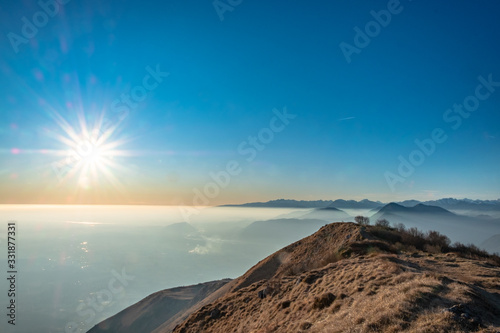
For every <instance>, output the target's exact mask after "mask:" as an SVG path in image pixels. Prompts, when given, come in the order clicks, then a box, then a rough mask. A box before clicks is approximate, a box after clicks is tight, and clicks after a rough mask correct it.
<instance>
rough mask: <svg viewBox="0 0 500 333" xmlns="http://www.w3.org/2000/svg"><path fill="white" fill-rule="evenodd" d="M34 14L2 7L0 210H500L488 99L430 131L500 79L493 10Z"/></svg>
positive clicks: (408, 6) (381, 5) (389, 4)
mask: <svg viewBox="0 0 500 333" xmlns="http://www.w3.org/2000/svg"><path fill="white" fill-rule="evenodd" d="M42 3H47V4H48V5H47V6H48V7H46V8H49V9H48V11H51V10H52V11H53V13H52V14H53V16H50V15H49V14H44V12H43V9H42V7H41V6H40V5H39V4H38V3H37V2H36V1H20V2H17V3H9V4H2V5H1V6H0V22H1V23H0V29H1V32H2V33H1V39H0V49H1V55H0V72H1V76H0V89H1V91H2V94H1V95H0V98H1V103H0V161H1V168H0V183H1V184H2V185H1V189H0V202H2V203H123V204H128V203H154V204H175V203H184V204H193V203H194V204H196V203H204V204H209V205H212V204H222V203H239V202H246V201H264V200H270V199H276V198H295V199H335V198H345V199H351V198H352V199H362V198H370V199H375V200H382V201H396V200H403V199H408V198H416V199H427V198H440V197H448V196H454V197H471V198H483V199H497V198H499V197H500V171H499V168H498V165H499V164H500V143H499V140H500V129H499V124H500V112H499V111H500V108H499V107H500V87H498V88H495V86H494V85H495V84H494V83H493V85H492V86H491V85H490V89H491V90H492V91H488V88H487V87H482V88H480V92H481V93H482V96H485V95H488V96H487V97H485V98H484V99H482V100H478V99H477V98H476V100H478V101H479V104H478V105H477V110H475V111H474V112H470V115H469V116H468V118H464V117H462V116H460V118H461V123H460V125H459V126H456V127H458V128H456V129H454V128H453V127H452V125H457V123H456V121H457V120H454V121H451V120H450V119H449V118H448V119H449V120H448V121H446V120H445V119H444V118H443V116H444V115H445V114H446V112H447V110H448V109H450V108H452V109H453V105H454V104H462V103H463V102H464V99H466V98H468V97H469V96H473V97H474V96H475V92H476V88H477V87H478V85H480V84H481V82H482V81H480V80H479V79H478V78H479V77H480V76H481V77H482V78H483V79H485V80H488V77H489V76H490V81H493V82H500V63H499V62H498V59H499V56H500V50H499V46H498V40H500V22H499V21H498V19H497V18H498V15H497V14H498V12H499V9H500V4H498V3H497V2H495V1H482V2H480V3H477V2H472V1H460V2H458V3H457V2H454V3H453V4H452V3H441V2H440V3H435V2H432V1H425V0H419V1H408V0H406V1H403V0H402V1H400V2H396V1H375V2H373V1H360V2H357V3H356V4H355V5H353V4H352V2H351V1H335V2H326V1H323V2H316V3H314V2H313V3H311V2H306V1H293V2H287V3H284V2H270V1H260V0H256V1H246V0H243V1H236V0H233V1H223V0H221V1H220V2H218V6H219V8H223V7H224V6H228V7H225V8H231V10H227V11H225V12H224V13H222V14H221V15H222V17H223V20H221V16H220V15H219V14H220V13H218V12H217V9H216V8H215V7H214V4H213V2H212V1H186V0H183V1H171V0H167V1H149V2H139V1H106V2H102V1H85V2H83V1H78V0H71V1H69V2H67V3H65V4H59V3H56V2H51V1H46V2H43V1H42ZM231 3H232V4H233V5H230V4H231ZM221 4H222V5H221ZM220 6H222V7H220ZM388 8H389V9H388ZM219 10H220V9H219ZM41 11H42V14H37V13H39V12H41ZM371 11H375V12H376V13H379V14H380V15H382V17H383V13H389V14H390V22H388V24H385V26H381V25H380V24H379V23H376V24H374V23H373V22H372V21H374V22H375V18H374V16H373V15H372V14H371ZM381 11H384V12H382V13H381ZM391 11H392V13H391ZM44 15H45V16H44ZM34 16H35V17H34ZM23 17H25V18H26V20H27V21H28V22H30V24H33V19H34V18H35V21H36V20H38V21H37V22H38V25H39V27H37V26H34V27H35V28H36V29H37V31H36V33H33V31H29V28H26V27H25V29H24V32H25V33H26V32H31V33H32V35H33V36H31V35H30V36H28V37H29V38H26V37H27V36H24V35H23V25H24V24H26V23H25V22H26V20H24V21H23ZM45 18H46V20H44V19H45ZM386 19H387V17H386ZM370 22H372V23H370ZM35 23H36V22H35ZM367 24H368V27H370V26H371V27H375V28H377V26H378V30H376V31H375V30H373V31H371V32H370V31H369V34H371V35H372V36H371V37H370V36H368V38H369V39H370V41H369V43H367V44H368V45H363V47H358V53H353V54H351V55H350V62H348V61H347V58H346V57H345V55H344V53H343V51H342V49H341V47H340V45H341V43H347V44H350V45H352V46H353V47H355V46H356V43H355V40H354V39H355V37H356V34H357V33H356V32H355V30H354V28H355V27H359V29H360V30H361V31H364V32H365V33H366V30H365V28H366V27H367ZM370 24H371V25H370ZM20 41H22V42H20ZM358 46H359V45H358ZM16 51H17V52H16ZM155 71H156V72H160V74H156V77H157V79H158V80H155V78H154V77H153V76H154V75H153V76H152V75H151V72H155ZM166 73H168V76H167V74H166ZM148 75H149V77H147V76H148ZM158 75H159V76H158ZM144 80H146V81H144ZM144 82H146V85H147V86H148V87H149V88H151V89H149V88H148V89H146V88H145V85H144ZM153 86H154V87H153ZM496 89H498V90H496ZM132 92H135V95H134V96H135V97H136V100H134V98H132V100H130V101H129V104H127V102H126V101H125V100H123V99H122V96H123V95H127V94H129V95H130V94H132ZM468 101H474V98H472V99H471V98H469V99H468ZM285 108H286V112H287V113H288V114H290V115H293V116H294V117H293V119H292V116H290V119H288V120H289V121H287V122H288V123H287V124H285V123H283V122H280V121H279V119H278V120H273V118H275V117H277V116H276V112H278V113H280V114H282V113H283V112H284V111H283V110H284V109H285ZM124 110H126V112H125V111H124ZM273 110H274V111H273ZM116 111H118V112H116ZM457 115H458V114H457V113H450V114H448V116H449V117H451V116H454V117H457ZM455 119H456V118H455ZM273 121H274V124H278V125H279V126H278V125H277V126H278V127H279V128H280V129H282V130H280V131H271V134H272V138H270V137H269V133H270V132H269V128H270V123H271V122H273ZM83 124H86V127H87V130H85V129H83V128H82V125H83ZM281 125H283V126H281ZM276 128H277V127H276ZM436 128H441V129H442V131H443V133H444V134H443V135H445V136H446V140H445V141H444V142H442V143H435V149H434V151H433V152H432V153H430V154H428V155H419V156H420V157H422V156H423V157H424V159H423V162H422V161H420V162H422V163H417V164H419V165H414V166H413V171H412V172H411V173H410V174H409V175H407V174H401V173H399V171H398V167H399V166H400V163H401V162H400V159H399V156H402V158H404V159H406V160H409V157H410V155H411V154H412V152H414V151H415V150H418V147H417V146H416V144H415V140H421V141H422V140H426V139H429V138H431V133H432V132H433V130H434V129H436ZM92 130H95V133H96V134H95V135H94V136H92V135H90V134H89V132H91V131H92ZM71 133H73V134H74V135H71ZM259 133H260V134H261V137H262V138H265V141H266V143H265V144H264V143H263V142H258V143H257V145H258V146H255V147H254V148H251V143H250V140H251V139H249V136H250V137H256V138H257V139H256V140H260V139H259ZM266 135H267V136H266ZM245 142H246V143H245ZM82 145H84V146H86V145H88V146H91V148H89V150H86V152H87V151H90V150H92V152H93V153H92V157H89V156H87V155H86V153H85V154H82V153H81V152H80V151H79V150H78V147H81V146H82ZM240 145H243V146H242V147H241V149H238V147H240ZM86 147H87V146H86ZM257 147H258V148H257ZM244 149H247V150H246V151H247V153H246V154H245V153H242V150H243V151H244ZM248 149H254V150H255V151H254V153H255V154H253V153H252V154H251V153H250V152H249V150H248ZM260 149H262V150H260ZM75 151H78V152H77V154H74V152H75ZM72 152H73V155H71V154H72ZM68 154H69V155H70V156H73V157H70V158H68ZM415 154H416V155H415ZM415 154H414V157H415V156H416V157H417V158H418V157H419V156H417V155H418V154H420V153H418V152H417V153H415ZM83 155H85V156H83ZM254 155H255V156H254ZM250 157H254V158H252V159H251V160H249V158H250ZM231 161H234V163H237V164H235V165H236V166H237V167H236V168H235V170H236V169H237V171H238V172H236V171H235V172H233V174H229V173H228V175H229V176H228V179H229V183H228V184H227V182H226V178H225V177H224V176H221V177H223V180H220V182H219V183H217V182H215V181H214V180H213V177H211V176H210V174H211V173H215V174H219V173H220V172H222V171H223V170H226V168H227V164H228V163H229V162H231ZM414 161H416V160H415V159H414ZM409 163H410V162H409ZM233 166H234V165H233ZM61 169H63V171H61ZM224 172H227V171H224ZM388 175H389V176H388ZM388 177H389V178H388ZM391 177H392V178H391ZM394 177H396V178H394ZM398 177H399V178H398ZM387 179H392V184H391V181H388V180H387ZM394 179H397V180H396V181H395V180H394ZM197 193H198V194H197Z"/></svg>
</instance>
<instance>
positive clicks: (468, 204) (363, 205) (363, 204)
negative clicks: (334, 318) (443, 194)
mask: <svg viewBox="0 0 500 333" xmlns="http://www.w3.org/2000/svg"><path fill="white" fill-rule="evenodd" d="M396 203H397V204H399V205H401V206H404V207H414V206H415V205H418V204H424V205H427V206H437V207H441V208H444V209H448V210H472V211H500V199H497V200H472V199H454V198H443V199H439V200H429V201H418V200H405V201H401V202H396ZM386 204H387V203H383V202H380V201H371V200H368V199H364V200H360V201H355V200H343V199H337V200H312V201H306V200H292V199H278V200H271V201H267V202H251V203H245V204H241V205H223V207H269V208H326V207H334V208H338V209H376V208H381V207H383V206H385V205H386Z"/></svg>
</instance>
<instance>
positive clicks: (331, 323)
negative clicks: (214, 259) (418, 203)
mask: <svg viewBox="0 0 500 333" xmlns="http://www.w3.org/2000/svg"><path fill="white" fill-rule="evenodd" d="M405 235H406V234H399V233H398V232H396V231H393V230H392V231H391V230H389V229H387V230H384V229H380V228H376V227H371V226H368V227H366V228H364V227H360V226H358V225H356V224H353V223H334V224H330V225H327V226H324V227H322V228H321V229H320V230H319V231H318V232H317V233H315V234H313V235H311V236H309V237H307V238H304V239H302V240H300V241H298V242H296V243H294V244H292V245H290V246H287V247H285V248H284V249H282V250H280V251H278V252H276V253H274V254H273V255H271V256H269V257H267V258H266V259H264V260H262V261H261V262H260V263H258V264H257V265H255V266H254V267H252V268H251V269H250V270H249V271H248V272H247V273H245V274H244V275H243V276H241V277H240V278H238V279H236V280H234V281H232V282H231V284H232V287H231V291H230V292H228V293H227V294H226V295H225V296H223V297H221V298H219V299H218V300H217V301H215V302H213V303H211V304H209V305H206V306H203V307H202V308H201V309H199V310H198V311H196V312H194V313H193V314H191V315H190V316H189V317H188V319H187V320H186V321H184V323H182V324H181V325H179V326H177V327H176V329H175V330H174V332H176V333H187V332H346V331H350V332H374V331H375V332H380V331H384V332H397V331H409V332H422V331H423V332H455V331H456V332H461V331H482V332H496V331H497V330H498V329H499V328H500V295H499V294H498V290H499V288H500V267H498V263H493V261H492V260H491V259H489V261H487V260H488V258H484V260H483V259H478V258H466V257H464V255H461V254H460V253H455V252H453V251H451V250H450V252H448V253H441V252H440V251H438V250H436V249H433V250H432V252H434V253H431V252H426V251H421V250H418V249H417V248H416V247H413V248H412V246H413V245H411V246H408V247H407V248H406V247H405V246H403V245H401V243H399V242H400V241H401V240H403V239H404V236H405ZM380 237H383V238H384V239H386V240H384V239H382V238H380ZM417 238H418V237H417ZM410 242H411V239H410ZM397 243H398V244H397ZM415 244H416V245H419V244H418V243H415ZM427 245H429V244H427ZM419 246H420V245H419ZM428 248H429V249H431V247H430V246H429V247H428ZM469 257H470V256H469ZM264 295H265V297H263V296H264ZM159 332H167V331H159Z"/></svg>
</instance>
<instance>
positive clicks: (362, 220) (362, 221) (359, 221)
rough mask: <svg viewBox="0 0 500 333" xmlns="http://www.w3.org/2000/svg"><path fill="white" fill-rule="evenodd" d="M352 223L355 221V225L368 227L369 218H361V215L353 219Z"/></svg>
mask: <svg viewBox="0 0 500 333" xmlns="http://www.w3.org/2000/svg"><path fill="white" fill-rule="evenodd" d="M354 221H356V223H357V224H361V225H369V224H370V218H368V217H366V216H361V215H358V216H356V217H355V218H354Z"/></svg>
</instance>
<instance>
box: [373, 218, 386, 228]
mask: <svg viewBox="0 0 500 333" xmlns="http://www.w3.org/2000/svg"><path fill="white" fill-rule="evenodd" d="M375 225H376V226H377V227H382V228H389V221H387V220H386V219H378V220H377V222H375Z"/></svg>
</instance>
